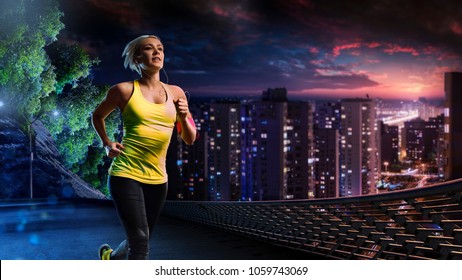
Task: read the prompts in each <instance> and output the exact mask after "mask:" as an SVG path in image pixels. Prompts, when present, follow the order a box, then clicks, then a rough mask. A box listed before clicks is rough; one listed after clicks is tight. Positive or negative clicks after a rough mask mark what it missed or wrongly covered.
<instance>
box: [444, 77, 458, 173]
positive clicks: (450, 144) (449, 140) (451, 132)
mask: <svg viewBox="0 0 462 280" xmlns="http://www.w3.org/2000/svg"><path fill="white" fill-rule="evenodd" d="M444 92H445V109H444V115H445V120H444V124H445V128H444V133H445V142H446V145H445V155H446V156H445V158H446V162H445V168H444V169H445V176H444V178H445V179H446V180H452V179H457V178H461V177H462V145H461V143H462V122H461V120H462V110H461V108H462V72H446V73H444Z"/></svg>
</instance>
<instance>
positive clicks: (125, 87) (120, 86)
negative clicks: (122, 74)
mask: <svg viewBox="0 0 462 280" xmlns="http://www.w3.org/2000/svg"><path fill="white" fill-rule="evenodd" d="M132 91H133V81H129V82H121V83H117V84H115V85H113V86H111V88H109V92H112V93H119V94H131V93H132Z"/></svg>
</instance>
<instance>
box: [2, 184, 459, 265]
mask: <svg viewBox="0 0 462 280" xmlns="http://www.w3.org/2000/svg"><path fill="white" fill-rule="evenodd" d="M0 213H1V215H0V236H1V238H0V247H1V248H2V250H0V259H2V260H7V259H65V260H74V259H86V260H88V259H97V254H96V248H98V246H99V245H100V244H102V243H109V244H111V245H113V246H115V245H116V244H118V242H120V241H121V240H122V239H123V238H124V235H123V230H122V228H121V226H120V223H119V221H118V219H117V216H116V213H115V210H114V207H113V205H112V202H111V201H99V200H98V201H93V200H92V201H88V200H82V201H79V200H73V201H54V200H49V201H40V200H33V201H19V202H14V201H13V202H12V201H8V202H0ZM150 258H151V259H161V260H189V259H198V260H206V259H222V260H231V259H234V260H239V259H241V260H257V259H263V260H265V259H274V260H281V259H282V260H284V259H285V260H290V259H323V260H326V259H448V260H452V259H459V260H460V259H462V179H459V180H455V181H448V182H444V183H440V184H436V185H432V186H425V187H420V188H417V189H407V190H401V191H394V192H388V193H381V194H375V195H367V196H358V197H346V198H333V199H318V200H293V201H263V202H198V201H197V202H196V201H167V202H166V204H165V207H164V211H163V215H162V216H161V218H160V221H159V223H158V224H157V225H156V227H155V230H154V236H153V239H152V241H151V253H150Z"/></svg>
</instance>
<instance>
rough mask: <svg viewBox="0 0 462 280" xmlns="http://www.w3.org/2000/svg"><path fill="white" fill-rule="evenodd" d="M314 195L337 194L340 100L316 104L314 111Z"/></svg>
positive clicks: (330, 195)
mask: <svg viewBox="0 0 462 280" xmlns="http://www.w3.org/2000/svg"><path fill="white" fill-rule="evenodd" d="M313 122H314V139H315V140H314V141H315V143H314V146H315V158H316V162H315V167H314V168H315V171H314V178H315V179H314V197H315V198H327V197H338V196H339V176H340V164H339V160H340V158H339V155H340V134H339V130H340V125H341V104H340V102H322V103H317V104H316V110H315V112H314V120H313Z"/></svg>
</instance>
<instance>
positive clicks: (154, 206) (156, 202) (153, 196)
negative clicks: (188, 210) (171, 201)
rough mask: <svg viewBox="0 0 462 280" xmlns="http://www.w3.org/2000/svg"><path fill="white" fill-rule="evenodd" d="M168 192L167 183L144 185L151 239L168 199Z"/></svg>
mask: <svg viewBox="0 0 462 280" xmlns="http://www.w3.org/2000/svg"><path fill="white" fill-rule="evenodd" d="M167 190H168V187H167V183H165V184H159V185H148V184H143V192H144V201H145V208H146V215H147V217H148V228H149V237H151V236H152V231H153V228H154V225H155V224H156V222H157V219H158V218H159V216H160V213H161V212H162V208H163V206H164V203H165V198H166V197H167Z"/></svg>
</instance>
